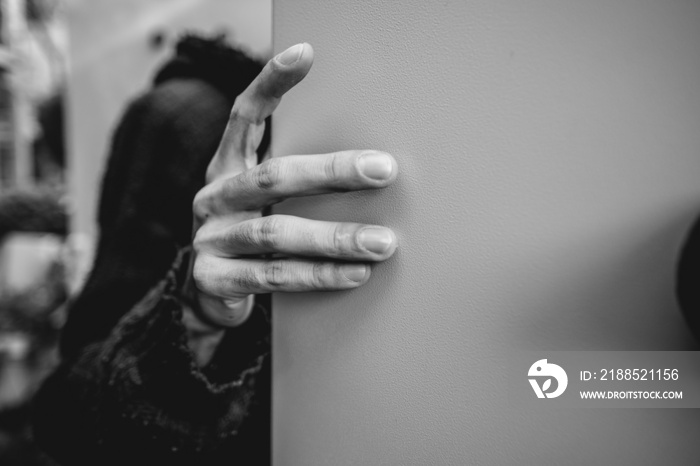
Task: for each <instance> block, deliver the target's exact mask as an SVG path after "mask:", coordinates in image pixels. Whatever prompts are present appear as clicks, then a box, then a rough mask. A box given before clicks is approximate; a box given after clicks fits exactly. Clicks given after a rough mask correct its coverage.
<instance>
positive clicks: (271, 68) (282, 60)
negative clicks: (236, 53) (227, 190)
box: [207, 43, 314, 182]
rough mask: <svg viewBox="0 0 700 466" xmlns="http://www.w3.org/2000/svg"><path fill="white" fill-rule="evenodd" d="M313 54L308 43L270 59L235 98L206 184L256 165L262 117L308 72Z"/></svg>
mask: <svg viewBox="0 0 700 466" xmlns="http://www.w3.org/2000/svg"><path fill="white" fill-rule="evenodd" d="M313 57H314V51H313V48H312V47H311V45H309V44H307V43H302V44H297V45H294V46H292V47H290V48H288V49H287V50H285V51H284V52H282V53H280V54H279V55H277V56H276V57H274V58H272V59H271V60H270V61H269V62H267V64H266V65H265V67H264V68H263V70H262V71H261V72H260V74H259V75H258V76H257V77H256V78H255V79H254V80H253V82H252V83H251V84H250V85H249V86H248V87H247V88H246V89H245V90H244V91H243V92H242V93H241V94H240V95H239V96H238V97H237V98H236V101H235V102H234V104H233V108H232V109H231V115H230V116H229V121H228V124H227V126H226V130H225V131H224V135H223V136H222V139H221V142H220V144H219V148H218V149H217V151H216V154H215V156H214V158H213V159H212V162H211V164H210V165H209V169H208V170H207V182H212V181H214V180H216V179H220V178H222V177H225V176H231V175H235V174H236V173H240V172H242V171H245V170H247V169H249V168H252V167H253V166H255V163H256V161H257V154H256V152H255V151H256V149H257V147H258V145H260V141H261V140H262V137H263V133H264V130H265V118H267V117H269V116H270V115H271V114H272V112H273V111H274V110H275V108H277V105H279V103H280V100H281V98H282V96H283V95H284V93H285V92H287V91H288V90H290V89H291V88H292V87H294V86H295V85H296V84H297V83H298V82H299V81H301V80H302V79H304V76H306V74H307V73H308V72H309V70H310V69H311V65H312V63H313Z"/></svg>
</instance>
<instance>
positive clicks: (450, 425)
mask: <svg viewBox="0 0 700 466" xmlns="http://www.w3.org/2000/svg"><path fill="white" fill-rule="evenodd" d="M273 24H274V27H273V29H274V45H275V50H276V51H280V50H283V49H284V48H285V47H287V46H288V45H291V44H293V43H296V42H300V41H308V42H310V43H312V44H313V45H314V47H315V50H316V63H315V65H314V68H313V69H312V71H311V75H310V76H309V77H308V78H307V80H306V81H304V82H303V83H302V84H301V85H300V86H299V87H298V88H297V89H295V90H294V91H293V92H292V93H291V94H290V95H289V96H288V97H286V98H285V100H284V101H283V103H282V105H281V107H280V108H279V111H278V113H277V114H276V117H275V127H274V131H275V133H274V137H273V139H274V146H273V149H274V153H275V155H276V156H283V155H288V154H292V153H302V154H303V153H323V152H330V151H334V150H341V149H349V148H377V149H383V150H386V151H389V152H391V153H392V154H394V155H395V156H396V158H397V159H398V161H399V164H400V168H401V173H400V175H399V181H398V182H397V184H396V185H395V186H394V187H392V188H391V189H389V190H387V191H385V192H371V193H370V192H367V193H360V194H352V195H333V196H328V197H324V198H315V199H305V200H300V201H294V202H288V203H285V204H283V205H282V206H280V208H279V209H278V211H279V212H286V213H294V214H298V215H306V216H309V217H313V218H318V219H327V220H340V219H342V220H353V221H361V222H368V223H379V224H384V225H388V226H390V227H392V228H394V229H395V231H396V232H397V234H398V237H399V240H400V244H401V245H400V247H399V249H398V252H397V254H396V255H395V257H394V258H392V260H390V261H389V262H388V263H386V264H383V265H381V266H378V267H376V268H375V269H374V271H373V277H372V279H371V281H370V283H369V284H368V285H366V286H365V287H364V288H363V289H360V290H356V291H352V292H343V293H337V294H332V293H326V294H317V295H308V294H307V295H295V296H292V295H278V296H276V298H275V318H274V325H275V327H274V331H275V338H274V344H275V347H274V431H273V435H274V460H275V465H276V466H328V465H334V466H340V465H373V466H374V465H397V466H398V465H402V466H409V465H416V466H418V465H420V466H424V465H465V464H498V465H503V464H538V465H540V464H552V465H555V464H556V465H563V464H697V463H698V462H700V449H699V448H698V447H697V438H698V434H699V433H700V428H699V427H698V426H699V425H700V413H698V412H697V411H696V410H605V409H599V410H585V409H579V410H548V409H545V408H543V409H538V410H525V409H524V408H521V407H519V406H517V405H516V406H512V405H511V404H509V400H508V387H507V383H506V381H507V377H508V373H507V370H508V360H509V357H510V355H512V354H513V353H514V352H517V351H521V350H642V349H644V350H672V349H696V348H697V347H696V344H695V343H694V342H693V340H692V338H691V337H690V335H689V332H688V331H687V329H686V328H685V326H684V323H683V321H682V319H681V317H680V315H679V312H678V310H677V308H676V304H675V302H674V299H673V292H672V290H673V288H672V279H673V267H674V261H675V255H676V253H677V251H678V248H679V246H680V242H681V239H682V237H683V235H684V232H685V230H686V229H687V227H688V226H689V223H690V222H691V220H692V218H693V217H694V215H695V214H696V213H697V212H699V211H700V54H699V53H698V45H699V44H700V2H689V1H681V0H677V1H670V0H665V1H656V2H652V1H644V2H639V1H632V0H618V1H616V2H609V1H603V0H597V1H589V2H579V1H573V0H568V1H561V0H556V1H554V0H551V1H531V2H519V1H516V0H509V1H503V0H498V1H494V0H488V1H487V0H481V1H474V0H470V1H467V0H461V1H456V0H455V1H449V0H444V1H431V2H426V1H423V0H406V1H403V2H389V1H387V2H374V1H368V0H367V1H357V2H348V1H345V0H293V1H292V0H276V2H275V5H274V23H273ZM527 369H528V368H527V367H523V376H525V375H524V374H526V372H527Z"/></svg>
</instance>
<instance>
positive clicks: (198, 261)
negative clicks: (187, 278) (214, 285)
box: [192, 254, 211, 291]
mask: <svg viewBox="0 0 700 466" xmlns="http://www.w3.org/2000/svg"><path fill="white" fill-rule="evenodd" d="M192 280H193V281H194V286H195V287H196V288H197V289H198V290H200V291H207V290H208V289H209V285H210V284H211V266H210V264H209V263H208V261H207V260H206V259H205V258H204V256H203V255H199V254H198V255H197V257H196V258H195V261H194V265H193V266H192Z"/></svg>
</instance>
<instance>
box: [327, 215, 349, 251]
mask: <svg viewBox="0 0 700 466" xmlns="http://www.w3.org/2000/svg"><path fill="white" fill-rule="evenodd" d="M347 237H348V235H347V233H345V231H344V228H343V225H342V224H340V223H339V224H336V225H335V226H334V227H333V233H332V234H331V238H332V247H333V250H334V251H335V252H336V253H337V254H340V255H343V256H345V255H347V249H348V247H347V243H348V241H347Z"/></svg>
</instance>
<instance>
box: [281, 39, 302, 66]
mask: <svg viewBox="0 0 700 466" xmlns="http://www.w3.org/2000/svg"><path fill="white" fill-rule="evenodd" d="M303 51H304V44H297V45H292V46H291V47H289V48H288V49H287V50H285V51H284V52H282V53H280V54H279V55H277V56H276V57H275V60H277V61H278V62H279V63H281V64H282V65H284V66H289V65H293V64H294V63H296V62H297V61H299V59H300V58H301V53H302V52H303Z"/></svg>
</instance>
